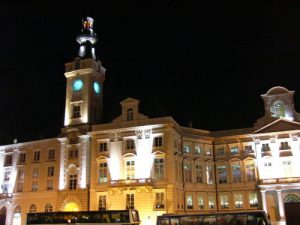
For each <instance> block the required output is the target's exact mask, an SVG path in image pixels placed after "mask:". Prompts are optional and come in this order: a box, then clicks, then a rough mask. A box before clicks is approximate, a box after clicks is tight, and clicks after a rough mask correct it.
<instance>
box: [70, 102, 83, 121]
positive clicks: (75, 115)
mask: <svg viewBox="0 0 300 225" xmlns="http://www.w3.org/2000/svg"><path fill="white" fill-rule="evenodd" d="M80 117H81V115H80V105H74V106H73V115H72V118H73V119H76V118H80Z"/></svg>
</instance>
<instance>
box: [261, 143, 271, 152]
mask: <svg viewBox="0 0 300 225" xmlns="http://www.w3.org/2000/svg"><path fill="white" fill-rule="evenodd" d="M261 151H262V152H268V151H270V147H269V144H262V145H261Z"/></svg>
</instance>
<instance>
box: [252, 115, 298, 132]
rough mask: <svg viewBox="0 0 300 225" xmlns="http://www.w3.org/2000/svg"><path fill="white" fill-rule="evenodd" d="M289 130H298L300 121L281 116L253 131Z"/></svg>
mask: <svg viewBox="0 0 300 225" xmlns="http://www.w3.org/2000/svg"><path fill="white" fill-rule="evenodd" d="M289 130H300V123H298V122H295V121H289V120H286V119H282V118H281V119H278V120H275V121H273V122H271V123H269V124H267V125H265V126H263V127H261V128H259V129H257V130H256V131H254V132H253V133H255V134H258V133H269V132H277V131H289Z"/></svg>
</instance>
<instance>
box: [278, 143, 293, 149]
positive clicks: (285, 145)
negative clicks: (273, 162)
mask: <svg viewBox="0 0 300 225" xmlns="http://www.w3.org/2000/svg"><path fill="white" fill-rule="evenodd" d="M279 149H280V150H289V149H291V147H290V146H289V143H288V142H287V141H285V142H280V147H279Z"/></svg>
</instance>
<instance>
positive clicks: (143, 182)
mask: <svg viewBox="0 0 300 225" xmlns="http://www.w3.org/2000/svg"><path fill="white" fill-rule="evenodd" d="M152 184H153V182H152V179H150V178H144V179H130V180H112V181H110V187H128V186H152Z"/></svg>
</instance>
